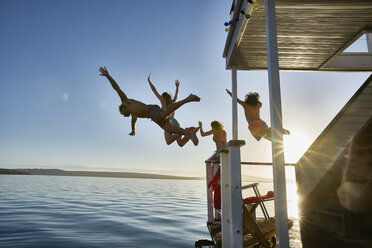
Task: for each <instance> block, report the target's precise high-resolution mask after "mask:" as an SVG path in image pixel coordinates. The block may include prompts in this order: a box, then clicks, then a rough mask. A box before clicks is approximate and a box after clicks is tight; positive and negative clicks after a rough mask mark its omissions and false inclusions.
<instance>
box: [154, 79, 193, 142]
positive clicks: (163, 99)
mask: <svg viewBox="0 0 372 248" xmlns="http://www.w3.org/2000/svg"><path fill="white" fill-rule="evenodd" d="M147 81H148V82H149V84H150V88H151V90H152V92H154V94H155V96H156V97H157V98H158V99H159V101H160V104H161V108H162V109H164V110H165V109H166V108H167V107H169V106H170V105H172V104H174V103H176V101H177V97H178V88H179V86H180V82H179V81H178V80H176V81H175V85H176V92H175V94H174V98H173V99H172V96H171V95H170V94H169V93H168V92H164V93H163V94H161V95H160V94H159V92H158V91H157V90H156V88H155V86H154V84H153V83H152V82H151V73H150V75H149V76H148V78H147ZM175 114H176V112H175V111H173V112H172V113H171V114H170V115H169V117H168V118H169V120H170V122H171V125H172V126H173V127H178V128H179V127H180V124H179V123H178V121H177V120H176V118H174V115H175ZM185 130H186V131H191V132H195V133H196V132H197V131H198V130H199V127H189V128H185ZM164 138H165V142H166V143H167V145H170V144H172V143H173V142H174V141H177V144H178V145H179V146H180V147H183V146H184V145H185V144H186V143H187V142H188V141H189V140H190V137H189V136H183V137H182V135H181V134H178V133H169V132H168V131H167V130H164Z"/></svg>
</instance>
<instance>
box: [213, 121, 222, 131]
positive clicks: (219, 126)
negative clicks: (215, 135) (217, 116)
mask: <svg viewBox="0 0 372 248" xmlns="http://www.w3.org/2000/svg"><path fill="white" fill-rule="evenodd" d="M211 127H212V128H213V129H217V130H223V125H222V123H221V122H219V121H212V122H211Z"/></svg>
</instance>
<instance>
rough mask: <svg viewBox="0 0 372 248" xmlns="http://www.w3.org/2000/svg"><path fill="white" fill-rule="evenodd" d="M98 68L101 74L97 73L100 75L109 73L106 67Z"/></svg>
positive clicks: (105, 75)
mask: <svg viewBox="0 0 372 248" xmlns="http://www.w3.org/2000/svg"><path fill="white" fill-rule="evenodd" d="M98 70H99V72H100V73H101V74H99V75H101V76H104V77H107V76H108V75H109V73H108V70H107V69H106V67H100V68H99V69H98Z"/></svg>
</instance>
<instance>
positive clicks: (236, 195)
mask: <svg viewBox="0 0 372 248" xmlns="http://www.w3.org/2000/svg"><path fill="white" fill-rule="evenodd" d="M232 142H234V141H232ZM232 142H230V147H229V161H230V163H229V164H230V197H231V199H230V218H231V219H230V221H231V243H230V246H228V247H229V248H230V247H231V248H242V247H243V213H242V181H241V164H240V145H238V144H234V143H232Z"/></svg>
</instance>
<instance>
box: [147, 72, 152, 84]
mask: <svg viewBox="0 0 372 248" xmlns="http://www.w3.org/2000/svg"><path fill="white" fill-rule="evenodd" d="M147 81H149V82H150V83H151V72H150V74H149V76H148V78H147Z"/></svg>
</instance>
